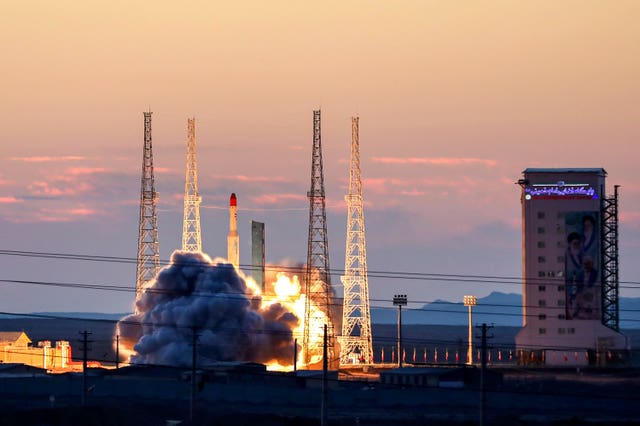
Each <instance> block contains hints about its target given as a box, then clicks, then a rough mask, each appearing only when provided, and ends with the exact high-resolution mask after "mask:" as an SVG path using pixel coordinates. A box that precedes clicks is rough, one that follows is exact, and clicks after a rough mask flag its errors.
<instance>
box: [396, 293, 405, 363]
mask: <svg viewBox="0 0 640 426" xmlns="http://www.w3.org/2000/svg"><path fill="white" fill-rule="evenodd" d="M406 305H407V295H406V294H396V295H394V296H393V306H397V307H398V367H400V368H402V352H401V351H402V307H403V306H406Z"/></svg>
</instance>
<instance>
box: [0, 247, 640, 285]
mask: <svg viewBox="0 0 640 426" xmlns="http://www.w3.org/2000/svg"><path fill="white" fill-rule="evenodd" d="M0 255H5V256H19V257H35V258H49V259H64V260H78V261H92V262H111V263H125V264H126V263H133V264H135V263H136V262H137V259H135V258H131V257H122V256H106V255H81V254H72V253H55V252H36V251H19V250H0ZM160 264H162V265H169V264H172V263H171V260H167V259H161V260H160ZM173 264H174V265H180V263H173ZM190 264H192V263H190ZM205 265H207V266H209V264H208V263H206V264H205ZM240 266H241V269H243V270H247V271H251V270H253V269H254V268H255V267H254V266H253V265H249V264H241V265H240ZM267 269H268V270H271V271H274V272H278V271H280V270H282V272H292V273H298V274H301V275H302V274H304V273H305V271H306V267H305V266H287V265H277V264H271V265H267ZM276 270H277V271H276ZM329 271H330V272H331V274H339V275H342V274H344V269H338V268H330V269H329ZM368 275H369V277H373V278H385V279H408V280H424V281H435V280H438V281H444V282H475V283H489V284H514V285H522V280H523V277H513V276H500V275H469V274H444V273H429V272H405V271H385V270H378V271H377V270H369V271H368ZM526 281H527V282H528V283H530V284H531V283H535V285H538V284H543V283H559V284H561V283H562V282H564V278H563V277H526ZM620 284H629V286H620V288H640V281H620Z"/></svg>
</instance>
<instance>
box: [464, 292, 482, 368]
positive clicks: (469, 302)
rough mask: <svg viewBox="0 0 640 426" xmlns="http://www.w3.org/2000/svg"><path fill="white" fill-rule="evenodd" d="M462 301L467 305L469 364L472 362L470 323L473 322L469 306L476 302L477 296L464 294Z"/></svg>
mask: <svg viewBox="0 0 640 426" xmlns="http://www.w3.org/2000/svg"><path fill="white" fill-rule="evenodd" d="M462 301H463V302H464V306H468V307H469V349H468V350H467V364H469V365H471V364H473V340H472V337H471V327H472V326H471V324H472V323H473V322H472V321H471V308H472V307H473V306H476V305H477V304H478V298H477V297H476V296H470V295H466V296H464V298H463V299H462Z"/></svg>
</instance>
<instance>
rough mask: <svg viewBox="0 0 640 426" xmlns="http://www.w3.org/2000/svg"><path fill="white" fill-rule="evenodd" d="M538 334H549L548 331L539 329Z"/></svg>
mask: <svg viewBox="0 0 640 426" xmlns="http://www.w3.org/2000/svg"><path fill="white" fill-rule="evenodd" d="M538 333H539V334H547V329H546V328H539V329H538Z"/></svg>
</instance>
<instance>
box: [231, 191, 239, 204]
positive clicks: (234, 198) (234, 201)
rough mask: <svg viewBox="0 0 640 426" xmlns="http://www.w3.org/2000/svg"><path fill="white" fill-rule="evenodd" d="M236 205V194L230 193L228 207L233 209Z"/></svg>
mask: <svg viewBox="0 0 640 426" xmlns="http://www.w3.org/2000/svg"><path fill="white" fill-rule="evenodd" d="M237 205H238V201H237V199H236V193H235V192H233V193H231V198H229V207H235V206H237Z"/></svg>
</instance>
